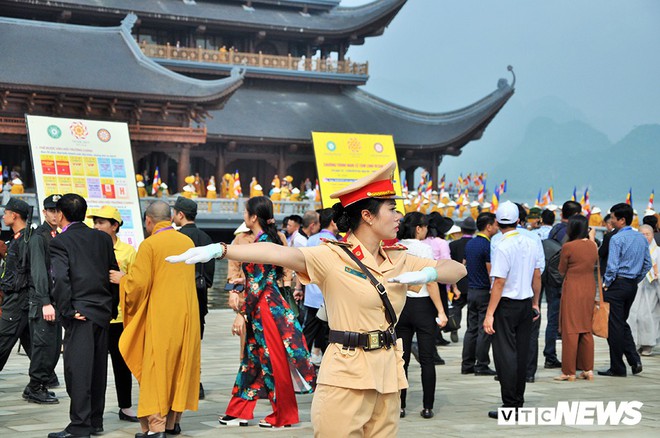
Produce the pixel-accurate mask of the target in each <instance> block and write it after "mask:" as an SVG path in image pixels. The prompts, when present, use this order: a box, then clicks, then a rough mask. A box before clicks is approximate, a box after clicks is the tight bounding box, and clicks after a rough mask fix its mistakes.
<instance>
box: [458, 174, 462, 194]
mask: <svg viewBox="0 0 660 438" xmlns="http://www.w3.org/2000/svg"><path fill="white" fill-rule="evenodd" d="M457 185H458V187H459V190H460V187H461V186H462V185H463V174H462V173H461V174H460V175H458V184H457Z"/></svg>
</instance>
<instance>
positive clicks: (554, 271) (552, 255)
mask: <svg viewBox="0 0 660 438" xmlns="http://www.w3.org/2000/svg"><path fill="white" fill-rule="evenodd" d="M541 243H542V244H543V253H544V255H545V270H544V271H543V274H542V275H541V282H542V284H543V285H544V286H550V287H556V288H560V287H561V286H562V284H563V283H564V276H563V275H561V273H560V272H559V259H560V258H561V243H559V242H557V241H556V240H554V239H545V240H543V241H542V242H541Z"/></svg>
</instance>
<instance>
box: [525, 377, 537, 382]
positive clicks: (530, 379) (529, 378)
mask: <svg viewBox="0 0 660 438" xmlns="http://www.w3.org/2000/svg"><path fill="white" fill-rule="evenodd" d="M525 381H526V382H527V383H534V382H536V379H535V378H534V376H531V377H528V378H526V379H525Z"/></svg>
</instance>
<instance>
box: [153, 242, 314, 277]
mask: <svg viewBox="0 0 660 438" xmlns="http://www.w3.org/2000/svg"><path fill="white" fill-rule="evenodd" d="M223 246H224V247H226V254H225V255H224V258H226V259H229V260H234V261H237V262H249V263H258V264H270V265H277V266H282V267H285V268H289V269H292V270H294V271H296V272H305V273H306V272H307V270H306V268H305V257H304V256H303V253H302V251H300V250H299V249H298V248H292V247H288V246H282V245H277V244H274V243H270V242H259V243H253V244H250V245H227V244H225V243H213V244H211V245H206V246H198V247H196V248H191V249H189V250H188V251H186V252H184V253H183V254H179V255H173V256H169V257H167V258H166V259H165V260H167V261H168V262H170V263H180V262H185V263H186V264H189V265H193V264H195V263H205V262H208V261H209V260H211V259H212V258H216V257H221V256H222V255H223V253H224V252H225V249H224V248H223Z"/></svg>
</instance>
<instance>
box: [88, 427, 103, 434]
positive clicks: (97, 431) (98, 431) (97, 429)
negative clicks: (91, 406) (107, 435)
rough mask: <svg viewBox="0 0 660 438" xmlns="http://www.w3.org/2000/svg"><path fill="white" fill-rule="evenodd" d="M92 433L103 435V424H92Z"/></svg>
mask: <svg viewBox="0 0 660 438" xmlns="http://www.w3.org/2000/svg"><path fill="white" fill-rule="evenodd" d="M91 429H92V431H91V432H90V433H91V434H92V435H103V426H92V428H91Z"/></svg>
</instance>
